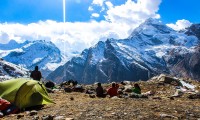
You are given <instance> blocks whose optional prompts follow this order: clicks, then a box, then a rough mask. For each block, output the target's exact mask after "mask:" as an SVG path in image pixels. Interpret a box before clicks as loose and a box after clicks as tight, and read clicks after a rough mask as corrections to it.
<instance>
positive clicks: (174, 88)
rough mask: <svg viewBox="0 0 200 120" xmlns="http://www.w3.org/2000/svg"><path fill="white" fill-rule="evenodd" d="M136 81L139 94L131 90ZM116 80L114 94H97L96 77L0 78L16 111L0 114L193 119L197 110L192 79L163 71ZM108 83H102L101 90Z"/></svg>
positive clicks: (2, 92) (46, 119)
mask: <svg viewBox="0 0 200 120" xmlns="http://www.w3.org/2000/svg"><path fill="white" fill-rule="evenodd" d="M136 83H137V84H139V85H140V88H141V94H132V93H133V92H132V88H134V84H136ZM116 84H118V85H119V88H118V94H117V95H116V96H113V97H111V96H110V95H108V94H107V95H106V96H105V97H98V96H97V95H96V90H95V89H96V87H97V83H95V84H91V85H84V84H78V83H75V82H74V81H73V80H69V81H66V82H63V83H61V84H59V85H57V84H52V82H50V81H46V82H43V83H42V82H38V81H35V80H31V79H30V78H29V79H28V78H17V79H11V80H7V81H4V82H1V83H0V97H1V99H4V100H7V101H9V102H10V103H11V104H13V105H14V106H16V109H17V111H13V113H12V112H10V113H7V114H6V115H5V116H3V117H2V118H1V119H5V120H7V119H8V120H11V119H13V120H15V119H30V120H31V119H34V120H39V119H42V120H51V119H59V120H60V119H61V120H64V119H67V120H68V119H69V120H73V119H74V120H76V119H77V120H82V119H155V118H156V119H186V118H191V119H195V118H196V117H198V116H199V113H200V109H199V99H200V94H199V92H198V91H199V90H200V87H199V84H200V83H199V82H197V81H192V80H184V79H178V78H172V77H170V76H166V75H164V74H162V75H160V76H155V77H153V78H151V79H150V80H148V81H147V82H146V81H138V82H131V81H123V82H119V83H116ZM110 86H111V84H106V83H104V84H102V87H103V89H104V90H105V91H104V92H105V93H106V89H108V88H109V87H110ZM4 107H5V106H4ZM8 108H9V107H8ZM11 111H12V109H11Z"/></svg>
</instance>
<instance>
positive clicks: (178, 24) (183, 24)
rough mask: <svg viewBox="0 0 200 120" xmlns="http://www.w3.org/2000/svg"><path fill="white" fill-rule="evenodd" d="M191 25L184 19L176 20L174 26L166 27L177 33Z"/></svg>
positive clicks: (171, 24)
mask: <svg viewBox="0 0 200 120" xmlns="http://www.w3.org/2000/svg"><path fill="white" fill-rule="evenodd" d="M191 25H192V23H191V22H190V21H188V20H185V19H182V20H177V22H176V24H173V23H170V24H167V26H169V27H171V28H172V29H174V30H177V31H179V30H184V29H185V28H187V27H190V26H191Z"/></svg>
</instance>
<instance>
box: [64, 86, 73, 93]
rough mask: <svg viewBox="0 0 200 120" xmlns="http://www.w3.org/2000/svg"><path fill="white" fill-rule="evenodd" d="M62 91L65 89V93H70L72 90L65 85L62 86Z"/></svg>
mask: <svg viewBox="0 0 200 120" xmlns="http://www.w3.org/2000/svg"><path fill="white" fill-rule="evenodd" d="M64 91H65V92H67V93H70V92H72V89H71V88H68V87H66V88H64Z"/></svg>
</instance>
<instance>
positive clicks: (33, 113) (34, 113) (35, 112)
mask: <svg viewBox="0 0 200 120" xmlns="http://www.w3.org/2000/svg"><path fill="white" fill-rule="evenodd" d="M37 113H38V112H37V111H36V110H32V111H31V112H30V113H29V115H30V116H33V115H37Z"/></svg>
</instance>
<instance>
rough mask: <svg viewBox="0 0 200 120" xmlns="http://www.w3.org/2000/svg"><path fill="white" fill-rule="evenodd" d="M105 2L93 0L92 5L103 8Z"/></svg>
mask: <svg viewBox="0 0 200 120" xmlns="http://www.w3.org/2000/svg"><path fill="white" fill-rule="evenodd" d="M104 1H105V0H93V1H92V4H93V5H98V6H103V3H104Z"/></svg>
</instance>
